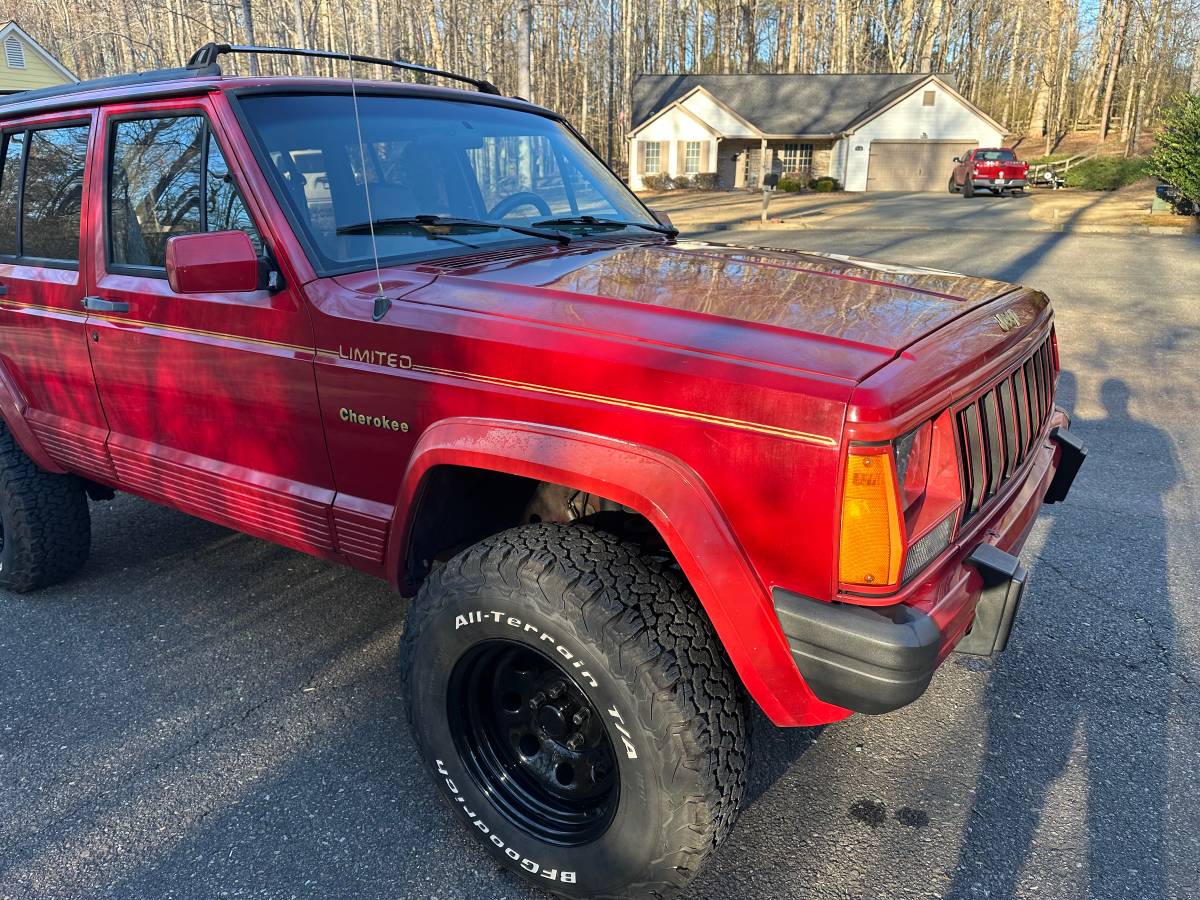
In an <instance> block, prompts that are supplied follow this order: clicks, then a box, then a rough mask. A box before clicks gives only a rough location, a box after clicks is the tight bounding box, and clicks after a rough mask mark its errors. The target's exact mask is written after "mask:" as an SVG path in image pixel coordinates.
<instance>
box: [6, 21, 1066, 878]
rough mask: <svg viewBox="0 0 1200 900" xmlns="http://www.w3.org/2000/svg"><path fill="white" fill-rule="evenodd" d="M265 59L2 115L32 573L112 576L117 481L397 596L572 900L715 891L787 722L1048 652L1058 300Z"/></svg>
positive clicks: (462, 765) (26, 549) (96, 87)
mask: <svg viewBox="0 0 1200 900" xmlns="http://www.w3.org/2000/svg"><path fill="white" fill-rule="evenodd" d="M236 49H238V48H230V47H228V46H227V45H225V46H216V45H210V46H209V47H207V48H205V49H204V50H203V51H202V52H200V53H198V54H197V56H196V57H195V58H194V59H193V62H192V64H191V65H190V66H189V67H188V68H186V69H178V70H172V71H162V72H152V73H147V74H144V75H139V76H129V77H124V78H116V79H111V80H107V81H101V82H93V83H83V84H79V85H71V86H70V87H69V89H51V90H46V91H40V92H33V93H30V94H26V95H16V96H13V97H8V98H5V99H4V100H3V101H0V128H2V132H3V144H2V148H0V161H2V168H0V415H2V416H3V427H2V428H0V525H2V527H3V531H2V534H3V546H2V549H0V586H3V587H4V588H7V589H8V590H12V591H29V590H33V589H36V588H39V587H42V586H44V585H48V584H52V583H54V582H57V581H60V580H62V579H65V578H67V577H69V576H70V575H71V574H73V573H74V572H76V571H77V570H79V569H80V567H81V566H83V565H84V563H85V561H86V559H87V556H88V551H89V535H90V527H91V525H90V517H89V500H91V501H100V500H103V499H106V498H110V497H112V496H113V492H114V491H127V492H130V493H133V494H136V495H138V496H141V497H145V498H147V499H150V500H153V501H156V502H159V503H163V504H167V505H169V506H172V507H174V508H176V509H180V510H183V511H186V512H188V513H192V514H195V515H197V516H201V517H203V518H206V519H209V520H211V521H213V522H217V523H220V524H222V525H225V526H228V527H230V528H235V529H238V530H240V531H243V532H245V533H247V534H250V535H255V536H258V537H261V538H265V539H267V540H271V541H275V542H277V543H279V544H282V545H284V546H287V547H292V548H295V549H297V550H300V551H303V552H305V553H310V554H313V555H315V556H317V557H320V558H322V559H326V560H329V561H331V562H335V563H339V564H343V565H348V566H352V567H354V568H355V569H358V570H361V571H363V572H367V573H370V574H372V575H374V576H377V577H379V578H382V579H386V580H388V581H390V582H391V583H392V584H393V585H395V587H396V588H397V590H398V591H399V592H400V593H402V594H404V595H407V596H413V595H415V599H414V600H413V602H412V606H411V609H410V610H409V612H408V615H407V620H406V626H405V630H404V636H403V645H402V648H401V652H400V663H399V664H400V666H401V671H402V675H403V683H404V685H405V690H406V692H407V711H408V716H409V720H410V722H411V725H412V729H413V733H414V735H415V739H416V742H417V745H418V747H419V748H420V752H421V756H422V760H423V763H424V765H425V766H426V767H427V769H428V771H429V772H430V774H431V775H432V777H433V779H434V781H435V782H436V785H437V789H438V790H439V791H440V792H441V793H442V795H443V796H444V797H445V799H446V800H447V801H448V802H449V804H450V806H451V807H452V808H453V810H454V814H455V815H456V816H458V817H459V818H460V819H461V821H462V822H463V823H464V825H465V826H466V827H467V829H468V830H469V831H470V833H471V834H473V835H474V836H475V837H476V838H477V839H478V840H479V841H480V843H481V844H482V846H483V847H484V848H486V850H487V851H488V852H489V853H491V854H492V856H493V857H494V858H495V859H496V860H497V861H498V862H499V863H501V864H503V865H504V866H507V867H508V868H510V869H511V870H512V871H514V872H516V873H517V874H520V875H522V876H524V877H525V878H527V879H528V880H529V881H530V882H532V883H534V884H537V885H540V886H542V887H544V888H546V889H549V890H553V891H556V892H558V893H560V894H564V895H570V896H648V895H650V896H664V895H666V894H669V893H671V892H673V891H675V890H676V889H678V888H679V887H681V886H682V885H683V884H685V883H686V882H687V881H688V880H689V878H691V877H692V875H693V874H694V873H695V872H696V871H697V869H698V868H699V867H700V866H701V865H702V864H703V863H704V861H705V859H707V858H708V857H709V855H710V854H711V853H712V852H713V850H714V849H715V848H716V847H717V845H718V844H719V843H720V842H721V840H722V839H723V838H724V837H725V836H726V835H727V834H728V833H729V831H730V829H731V828H732V827H733V823H734V820H735V818H736V816H737V812H738V808H739V806H740V804H741V801H742V795H743V792H744V789H745V785H746V776H747V765H748V757H747V753H748V746H747V715H748V707H749V705H750V704H751V703H755V704H757V705H758V706H759V707H760V708H761V709H762V711H763V712H764V713H765V714H766V716H767V717H768V718H769V719H770V720H771V721H772V722H774V723H775V724H776V725H779V726H798V725H815V724H819V723H826V722H834V721H837V720H839V719H843V718H845V717H846V716H849V715H850V714H851V713H853V712H855V711H857V712H862V713H871V714H877V713H885V712H888V711H890V710H894V709H897V708H898V707H900V706H903V705H904V704H906V703H909V702H911V701H913V700H915V699H916V698H918V697H919V696H921V695H922V694H923V693H924V692H925V690H926V688H927V686H928V685H929V683H930V680H931V679H932V678H933V675H934V672H935V671H936V670H937V668H938V666H939V665H940V664H941V663H942V662H943V661H944V660H945V659H946V658H947V656H948V655H949V654H950V653H951V652H954V651H959V652H966V653H976V654H983V655H988V654H991V653H994V652H997V651H1000V650H1003V649H1004V647H1005V644H1006V642H1007V640H1008V636H1009V634H1010V631H1011V629H1012V627H1013V623H1014V617H1015V615H1016V613H1017V608H1018V605H1019V603H1020V600H1021V595H1022V590H1023V587H1024V584H1025V581H1026V571H1025V568H1024V567H1023V566H1022V565H1021V563H1020V561H1019V559H1018V556H1017V554H1019V553H1020V550H1021V547H1022V545H1023V544H1024V543H1025V540H1026V537H1027V536H1028V534H1029V532H1030V529H1031V528H1032V527H1033V524H1034V521H1035V519H1036V518H1037V515H1038V511H1039V510H1040V508H1041V506H1042V504H1043V503H1053V502H1057V501H1060V500H1063V499H1064V498H1065V497H1066V496H1067V492H1068V490H1069V488H1070V485H1071V483H1072V480H1073V478H1074V476H1075V473H1076V471H1077V470H1078V468H1079V466H1080V463H1081V462H1082V460H1083V455H1084V451H1083V449H1082V447H1081V446H1080V445H1079V443H1078V441H1077V440H1076V439H1075V438H1073V437H1072V436H1071V434H1070V432H1069V431H1068V424H1069V423H1068V419H1067V416H1066V414H1065V413H1064V412H1063V411H1062V410H1060V409H1058V408H1056V406H1055V403H1054V399H1055V385H1056V382H1057V377H1058V369H1059V363H1058V345H1057V336H1056V333H1055V329H1054V315H1053V310H1052V308H1051V304H1050V301H1049V300H1048V299H1047V298H1046V296H1045V295H1043V294H1041V293H1039V292H1038V291H1036V290H1031V289H1028V288H1023V287H1018V286H1016V285H1012V284H1004V283H999V282H994V281H988V280H985V279H981V278H973V277H968V276H962V275H952V274H948V273H945V272H939V271H931V270H925V269H916V268H907V267H903V266H893V265H876V264H873V263H870V262H867V261H862V260H855V259H845V258H838V257H830V256H821V255H817V254H807V253H794V252H787V251H781V250H757V249H741V248H735V247H728V246H721V245H716V244H708V243H701V242H696V241H685V240H680V239H679V238H678V236H677V234H676V232H675V231H674V230H673V229H671V228H669V227H666V226H664V225H663V224H662V223H660V222H659V221H658V220H657V219H656V218H655V216H654V215H653V214H652V213H651V212H650V211H649V210H648V209H646V208H645V207H644V206H643V205H642V204H641V203H640V202H639V201H638V199H637V198H636V197H635V196H634V195H633V194H631V193H630V192H629V191H628V190H627V189H626V188H625V187H624V186H623V185H622V184H621V182H620V180H619V179H618V178H617V177H616V176H615V175H614V174H613V173H612V172H611V171H609V170H608V168H606V167H605V165H604V164H603V163H602V162H601V161H600V159H599V158H598V157H597V156H596V155H595V154H594V153H593V152H592V151H591V150H590V149H589V148H588V147H587V146H586V144H585V143H584V142H583V141H582V140H581V138H580V137H579V136H578V135H577V134H576V133H575V132H574V130H573V129H572V128H571V127H570V125H569V124H568V123H567V122H566V121H565V120H564V119H563V118H562V117H560V116H558V115H557V114H555V113H552V112H550V111H548V110H545V109H542V108H539V107H537V106H533V105H531V104H529V103H526V102H524V101H521V100H516V99H509V98H505V97H501V96H498V93H497V92H495V89H494V88H492V86H491V85H488V84H487V83H485V82H476V81H473V80H471V79H467V78H464V77H462V76H451V77H455V78H458V79H459V80H462V81H468V82H469V83H471V84H472V85H474V86H475V87H477V88H479V89H480V90H479V91H478V92H476V91H465V90H451V89H447V88H440V87H432V86H425V85H416V84H407V83H399V82H346V81H336V80H329V79H300V78H258V77H252V78H230V77H224V76H222V75H221V73H220V69H219V67H218V65H217V58H218V57H219V56H220V55H221V54H222V53H226V52H230V51H231V50H236ZM256 52H259V53H268V52H301V51H281V50H273V49H270V48H266V49H264V48H256ZM326 55H328V54H326ZM376 62H383V64H385V65H396V64H394V63H388V62H387V61H376ZM408 764H409V763H408V761H406V760H401V759H398V760H396V765H397V766H403V765H408Z"/></svg>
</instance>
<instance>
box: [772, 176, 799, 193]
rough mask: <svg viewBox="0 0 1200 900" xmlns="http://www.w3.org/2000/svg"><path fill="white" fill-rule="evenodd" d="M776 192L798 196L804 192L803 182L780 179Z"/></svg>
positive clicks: (793, 179)
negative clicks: (785, 192)
mask: <svg viewBox="0 0 1200 900" xmlns="http://www.w3.org/2000/svg"><path fill="white" fill-rule="evenodd" d="M775 187H776V189H777V190H781V191H787V192H788V193H789V194H798V193H800V191H802V190H804V182H803V181H801V180H800V179H799V178H780V179H779V184H777V185H776V186H775Z"/></svg>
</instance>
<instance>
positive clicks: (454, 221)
mask: <svg viewBox="0 0 1200 900" xmlns="http://www.w3.org/2000/svg"><path fill="white" fill-rule="evenodd" d="M441 228H445V229H447V230H449V229H461V230H463V231H465V232H467V233H468V234H471V233H479V232H482V231H515V232H516V233H517V234H525V235H528V236H529V237H536V238H542V239H544V240H547V241H557V242H558V243H560V244H562V245H563V246H566V245H567V244H569V243H571V236H570V235H569V234H564V233H563V232H561V231H547V230H545V229H543V228H527V227H526V226H524V225H510V224H509V223H507V222H485V221H483V220H482V219H459V218H456V217H454V216H433V215H421V216H390V217H384V218H381V219H375V220H373V221H371V222H355V223H354V224H353V225H343V226H341V227H340V228H339V229H338V230H337V233H338V234H370V233H371V230H372V229H374V230H375V231H388V230H391V229H413V230H419V231H423V232H424V233H425V234H427V235H429V236H430V237H432V238H447V239H448V240H453V238H449V237H448V235H446V234H442V233H440V232H438V231H436V230H431V229H441ZM456 243H462V244H466V242H465V241H457V242H456ZM466 245H467V246H468V247H474V246H475V245H474V244H466Z"/></svg>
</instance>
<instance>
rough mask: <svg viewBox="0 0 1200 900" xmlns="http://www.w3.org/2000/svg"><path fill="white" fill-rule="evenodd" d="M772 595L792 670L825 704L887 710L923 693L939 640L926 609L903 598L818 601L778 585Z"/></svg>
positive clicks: (934, 660)
mask: <svg viewBox="0 0 1200 900" xmlns="http://www.w3.org/2000/svg"><path fill="white" fill-rule="evenodd" d="M772 599H773V600H774V602H775V614H776V615H777V616H778V617H779V624H780V625H782V626H783V633H784V636H786V637H787V642H788V646H789V647H790V648H791V651H792V659H793V660H794V661H795V663H796V668H798V669H799V670H800V674H801V675H803V676H804V680H805V681H806V682H807V683H808V686H809V688H810V689H811V690H812V692H813V693H814V694H816V695H817V697H819V698H820V699H822V700H824V701H825V702H826V703H833V704H834V705H836V706H841V707H845V708H846V709H852V710H854V711H855V712H863V713H885V712H891V711H892V710H894V709H899V708H900V707H901V706H904V705H905V704H907V703H911V702H912V701H914V700H916V699H917V698H918V697H920V696H921V694H923V693H925V688H926V687H928V686H929V680H930V679H931V678H933V671H934V669H936V668H937V664H938V651H939V650H940V649H941V646H942V633H941V632H940V631H939V630H938V627H937V624H936V623H934V621H933V619H931V618H930V617H929V616H927V615H925V613H923V612H921V611H919V610H916V609H913V608H912V607H910V606H904V605H903V604H897V605H895V606H883V607H880V606H874V607H871V606H854V605H852V604H849V603H824V602H822V601H820V600H813V599H811V598H809V597H804V596H802V595H800V594H793V593H791V592H790V591H785V590H782V589H780V588H776V589H775V591H774V593H773V594H772Z"/></svg>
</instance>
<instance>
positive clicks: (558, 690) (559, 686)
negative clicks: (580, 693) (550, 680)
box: [546, 681, 566, 700]
mask: <svg viewBox="0 0 1200 900" xmlns="http://www.w3.org/2000/svg"><path fill="white" fill-rule="evenodd" d="M565 689H566V685H564V684H563V683H562V682H561V681H558V682H555V683H554V684H552V685H550V687H549V688H548V689H547V690H546V693H547V694H549V695H550V699H551V700H557V699H558V698H559V697H561V696H562V693H563V691H564V690H565Z"/></svg>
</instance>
